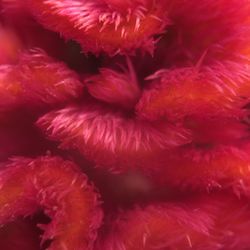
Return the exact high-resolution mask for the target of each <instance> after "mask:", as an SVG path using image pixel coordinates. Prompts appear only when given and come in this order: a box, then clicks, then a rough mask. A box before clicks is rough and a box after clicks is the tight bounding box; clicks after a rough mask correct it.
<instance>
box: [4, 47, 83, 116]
mask: <svg viewBox="0 0 250 250" xmlns="http://www.w3.org/2000/svg"><path fill="white" fill-rule="evenodd" d="M81 92H82V84H81V82H80V81H79V79H78V76H77V75H76V74H75V73H74V72H73V71H71V70H69V69H68V68H67V67H66V65H64V64H63V63H61V62H57V61H55V60H54V59H52V58H50V57H49V56H47V55H46V54H45V53H44V52H42V51H33V52H31V53H23V54H21V56H20V59H19V62H18V64H16V65H0V93H1V101H0V110H1V111H6V110H9V109H13V108H16V107H20V106H25V107H26V108H33V107H34V106H35V107H40V106H41V107H44V106H45V107H47V106H50V105H56V104H62V103H65V102H67V101H69V100H72V99H74V98H77V97H78V96H80V95H81Z"/></svg>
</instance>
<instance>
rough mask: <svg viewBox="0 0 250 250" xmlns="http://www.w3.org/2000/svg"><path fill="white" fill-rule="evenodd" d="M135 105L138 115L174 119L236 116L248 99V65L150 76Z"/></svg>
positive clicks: (165, 71)
mask: <svg viewBox="0 0 250 250" xmlns="http://www.w3.org/2000/svg"><path fill="white" fill-rule="evenodd" d="M150 79H152V80H153V82H152V84H151V85H150V86H149V88H148V89H146V90H145V91H144V93H143V95H142V98H141V100H140V101H139V104H138V106H137V112H138V115H139V116H142V117H144V118H146V119H150V120H155V119H159V118H162V117H165V118H167V119H169V120H176V119H180V118H184V117H186V116H190V115H198V116H201V117H202V116H203V117H209V116H210V117H213V116H225V117H240V116H241V115H242V114H244V112H243V109H242V108H243V107H244V105H246V104H247V103H248V102H249V98H250V66H249V65H248V64H238V63H234V62H230V63H229V62H228V63H225V64H222V63H218V64H217V65H214V66H210V67H209V66H207V67H201V68H200V69H197V68H176V69H172V70H162V71H159V72H157V73H156V74H155V75H153V76H152V77H150Z"/></svg>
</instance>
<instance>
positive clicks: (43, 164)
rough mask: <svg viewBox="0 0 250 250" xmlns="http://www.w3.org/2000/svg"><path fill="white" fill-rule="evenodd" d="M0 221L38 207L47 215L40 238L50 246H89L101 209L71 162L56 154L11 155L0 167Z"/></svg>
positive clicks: (68, 247)
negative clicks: (37, 155)
mask: <svg viewBox="0 0 250 250" xmlns="http://www.w3.org/2000/svg"><path fill="white" fill-rule="evenodd" d="M0 186H1V191H0V192H1V196H0V222H1V224H5V223H7V222H10V221H12V220H13V219H16V218H18V216H29V215H32V214H34V213H35V212H36V211H39V209H42V210H43V211H44V213H45V214H46V215H47V216H48V217H49V218H50V219H51V222H50V223H49V224H48V225H40V227H41V228H42V229H44V231H45V232H44V235H43V237H42V239H43V241H45V240H48V239H50V240H52V243H51V244H50V247H49V248H48V249H50V250H52V249H53V250H58V249H75V250H82V249H92V244H93V242H94V240H95V238H96V230H97V228H98V227H99V226H100V223H101V218H102V212H101V210H100V208H99V204H98V195H97V194H96V193H95V192H94V190H93V188H92V186H90V185H89V184H87V177H86V176H85V175H84V174H82V173H81V172H80V171H79V170H78V168H77V167H76V166H75V165H74V164H73V163H71V162H68V161H63V160H62V159H60V158H56V157H41V158H37V159H28V158H14V159H13V160H12V162H11V163H10V164H7V165H6V166H5V167H4V168H2V169H1V171H0Z"/></svg>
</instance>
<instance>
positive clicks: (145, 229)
mask: <svg viewBox="0 0 250 250" xmlns="http://www.w3.org/2000/svg"><path fill="white" fill-rule="evenodd" d="M117 217H118V218H117V219H116V220H115V221H114V222H111V223H110V224H111V225H109V231H108V232H107V233H106V235H104V237H103V238H104V240H103V241H101V242H100V247H99V248H98V247H97V249H98V250H99V249H104V250H122V249H126V250H138V249H145V250H151V249H160V250H163V249H164V250H165V249H181V250H188V249H196V250H203V249H207V250H220V249H230V250H238V249H244V247H246V246H249V245H250V240H249V237H248V233H247V232H248V230H249V228H250V210H249V201H247V200H245V199H242V200H238V199H237V198H236V197H234V196H230V195H228V194H219V195H217V194H216V195H211V196H208V195H201V196H200V197H195V198H191V199H184V201H182V202H176V203H170V202H169V203H162V204H155V205H149V206H146V207H145V208H135V209H133V210H129V211H122V212H120V213H119V214H118V216H117Z"/></svg>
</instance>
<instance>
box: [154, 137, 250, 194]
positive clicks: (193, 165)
mask: <svg viewBox="0 0 250 250" xmlns="http://www.w3.org/2000/svg"><path fill="white" fill-rule="evenodd" d="M249 164H250V144H249V143H248V142H241V143H238V144H235V145H203V147H201V146H200V147H197V146H193V145H190V146H185V147H181V148H179V149H178V150H176V152H175V153H174V152H172V154H171V155H169V158H168V160H167V161H166V166H165V168H164V169H162V173H161V176H160V175H157V177H156V179H157V180H158V183H164V184H165V185H166V184H167V185H172V186H178V187H180V188H184V189H185V188H187V187H189V188H191V189H201V190H210V189H217V188H225V187H232V188H236V189H237V190H236V191H237V192H238V191H239V192H244V193H245V192H248V193H249V190H248V189H246V188H245V186H244V183H245V182H246V183H247V182H249V177H250V168H249ZM238 187H239V188H238Z"/></svg>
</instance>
